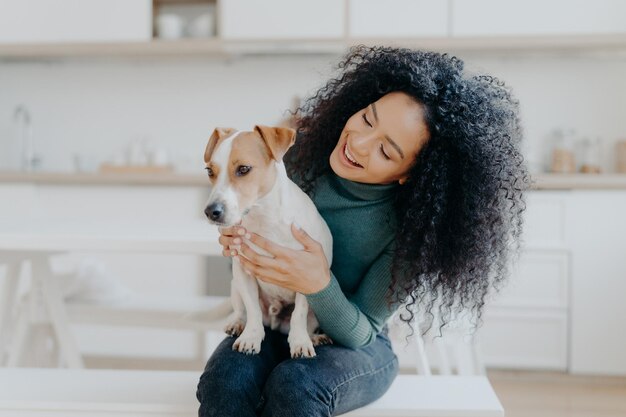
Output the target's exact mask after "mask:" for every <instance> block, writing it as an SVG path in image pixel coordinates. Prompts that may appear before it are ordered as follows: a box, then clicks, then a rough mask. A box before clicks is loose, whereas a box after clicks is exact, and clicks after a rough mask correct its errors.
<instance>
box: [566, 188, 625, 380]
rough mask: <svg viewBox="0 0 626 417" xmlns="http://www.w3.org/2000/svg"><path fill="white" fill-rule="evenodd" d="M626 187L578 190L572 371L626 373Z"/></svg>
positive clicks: (573, 228)
mask: <svg viewBox="0 0 626 417" xmlns="http://www.w3.org/2000/svg"><path fill="white" fill-rule="evenodd" d="M624 213H626V192H625V191H624V190H615V191H575V192H574V193H573V196H572V203H571V207H570V208H569V209H568V216H567V229H568V231H569V234H570V236H571V245H572V308H571V310H572V334H571V344H572V347H571V371H572V372H574V373H584V374H612V375H626V217H625V216H624Z"/></svg>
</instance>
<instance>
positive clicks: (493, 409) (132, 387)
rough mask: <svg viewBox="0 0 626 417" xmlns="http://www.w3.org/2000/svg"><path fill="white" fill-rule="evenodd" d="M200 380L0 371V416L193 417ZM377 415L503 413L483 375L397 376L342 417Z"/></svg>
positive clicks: (168, 374) (147, 374)
mask: <svg viewBox="0 0 626 417" xmlns="http://www.w3.org/2000/svg"><path fill="white" fill-rule="evenodd" d="M199 377H200V371H197V372H189V371H135V370H132V371H131V370H100V369H99V370H92V369H89V370H67V369H63V370H58V369H0V416H4V415H6V416H14V415H17V414H18V411H26V410H42V409H45V410H48V411H59V412H60V411H65V412H66V414H62V415H68V416H69V415H72V416H73V415H76V414H73V413H70V412H69V411H70V410H81V411H82V412H83V413H82V415H95V414H98V415H103V414H101V413H102V412H104V411H116V412H118V413H120V412H122V411H125V412H126V413H128V414H131V413H133V415H141V416H143V415H148V414H149V415H153V414H150V413H154V414H159V415H177V416H181V415H189V416H191V415H197V408H198V401H197V400H196V398H195V391H196V387H197V385H198V379H199ZM168 412H169V413H168ZM122 414H123V413H122ZM29 415H30V414H29ZM54 415H59V414H54ZM125 415H126V414H125ZM382 415H384V416H394V417H409V416H411V417H416V416H422V417H501V416H503V415H504V413H503V410H502V405H501V404H500V402H499V401H498V397H497V396H496V394H495V393H494V392H493V390H492V388H491V386H490V384H489V381H488V380H487V378H486V377H481V376H469V377H461V376H432V377H427V376H417V375H399V376H398V378H397V380H396V381H395V382H394V385H393V386H392V388H391V390H390V391H389V392H387V393H386V394H385V395H384V396H383V397H382V398H381V399H379V400H378V401H376V402H374V403H373V404H371V405H369V406H367V407H365V408H362V409H359V410H356V411H352V412H350V413H348V414H346V416H351V417H378V416H382Z"/></svg>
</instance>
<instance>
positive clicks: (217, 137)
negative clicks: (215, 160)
mask: <svg viewBox="0 0 626 417" xmlns="http://www.w3.org/2000/svg"><path fill="white" fill-rule="evenodd" d="M234 131H235V129H233V128H232V127H216V128H215V130H214V131H213V133H212V134H211V137H210V138H209V143H207V145H206V149H205V150H204V162H205V163H207V164H208V163H209V161H210V160H211V155H213V151H214V150H215V147H216V146H217V144H218V142H219V141H221V140H222V139H224V138H225V137H227V136H230V134H231V133H233V132H234Z"/></svg>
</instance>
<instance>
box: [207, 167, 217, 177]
mask: <svg viewBox="0 0 626 417" xmlns="http://www.w3.org/2000/svg"><path fill="white" fill-rule="evenodd" d="M205 169H206V173H207V175H208V176H209V178H213V175H215V174H214V173H213V170H212V169H211V168H205Z"/></svg>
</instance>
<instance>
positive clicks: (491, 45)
mask: <svg viewBox="0 0 626 417" xmlns="http://www.w3.org/2000/svg"><path fill="white" fill-rule="evenodd" d="M355 44H366V45H390V46H400V47H409V48H416V49H427V50H433V51H441V52H445V51H450V52H455V53H463V52H478V53H487V54H489V53H506V54H518V53H522V52H531V53H532V52H540V53H581V52H582V53H588V52H597V51H609V52H615V51H622V52H626V34H610V35H609V34H607V35H597V34H596V35H568V36H515V37H512V36H511V37H506V36H500V37H464V38H451V37H441V38H419V39H418V38H409V39H401V38H367V39H365V38H363V39H362V38H339V39H301V40H299V39H288V40H285V39H276V40H273V39H264V40H254V39H250V40H222V39H219V38H212V39H180V40H158V39H155V40H152V41H147V42H115V43H88V42H85V43H49V44H44V43H38V44H27V43H24V44H0V60H2V61H12V60H19V61H21V60H38V59H62V58H80V57H180V56H192V57H193V56H197V57H212V56H215V57H220V56H237V55H257V54H294V55H295V54H342V53H344V52H345V51H346V49H347V48H348V47H349V46H351V45H355Z"/></svg>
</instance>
